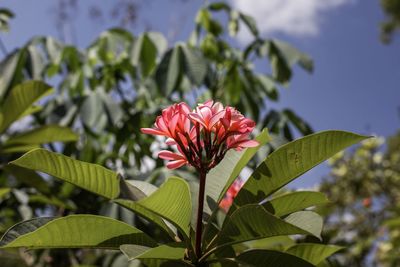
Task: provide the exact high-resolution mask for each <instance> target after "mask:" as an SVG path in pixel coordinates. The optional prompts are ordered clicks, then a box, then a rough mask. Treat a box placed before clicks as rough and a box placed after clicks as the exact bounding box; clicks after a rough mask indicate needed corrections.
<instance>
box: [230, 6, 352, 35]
mask: <svg viewBox="0 0 400 267" xmlns="http://www.w3.org/2000/svg"><path fill="white" fill-rule="evenodd" d="M232 2H233V6H234V7H235V8H236V9H238V10H240V11H242V12H244V13H246V14H248V15H251V16H253V17H254V18H255V20H256V21H257V25H258V27H259V30H260V32H261V33H262V34H263V35H267V34H270V33H285V34H289V35H297V36H315V35H317V34H318V33H319V30H320V29H319V27H320V22H321V16H322V15H323V13H324V12H326V11H329V10H331V9H334V8H337V7H339V6H342V5H345V4H348V3H350V2H353V0H232ZM249 37H250V36H249V33H248V32H247V33H246V32H243V31H241V32H240V34H239V40H240V41H247V40H248V38H249Z"/></svg>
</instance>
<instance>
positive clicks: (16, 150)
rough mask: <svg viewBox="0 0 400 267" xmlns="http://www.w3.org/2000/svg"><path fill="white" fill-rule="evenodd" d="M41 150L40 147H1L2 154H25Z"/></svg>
mask: <svg viewBox="0 0 400 267" xmlns="http://www.w3.org/2000/svg"><path fill="white" fill-rule="evenodd" d="M37 148H39V145H11V146H7V147H0V153H1V154H12V153H24V152H28V151H30V150H32V149H37Z"/></svg>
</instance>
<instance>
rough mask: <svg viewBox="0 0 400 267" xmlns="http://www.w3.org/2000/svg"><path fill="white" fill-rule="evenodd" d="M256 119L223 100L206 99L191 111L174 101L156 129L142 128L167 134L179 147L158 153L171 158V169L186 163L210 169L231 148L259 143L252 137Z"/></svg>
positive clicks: (169, 166) (164, 111)
mask: <svg viewBox="0 0 400 267" xmlns="http://www.w3.org/2000/svg"><path fill="white" fill-rule="evenodd" d="M254 127H255V123H254V121H252V120H250V119H248V118H246V117H244V116H243V115H242V114H241V113H240V112H239V111H237V110H236V109H235V108H233V107H229V106H227V107H224V106H223V105H222V104H221V103H220V102H214V101H211V100H209V101H206V102H205V103H203V104H198V106H197V107H196V108H195V109H194V110H191V109H190V108H189V106H188V105H187V104H186V103H183V102H181V103H179V104H174V105H172V106H170V107H168V108H166V109H164V110H163V111H162V114H161V115H160V116H158V117H157V119H156V122H155V123H154V127H153V128H142V129H141V131H142V132H143V133H145V134H152V135H160V136H165V137H167V141H166V143H167V144H168V145H171V146H176V148H177V152H171V151H168V150H162V151H160V152H159V154H158V156H159V157H160V158H162V159H165V160H169V162H168V163H167V167H168V168H169V169H175V168H179V167H181V166H183V165H185V164H189V165H192V166H193V167H195V168H196V169H198V170H202V171H206V172H208V171H209V170H210V169H211V168H213V167H215V166H216V165H217V164H218V163H219V162H220V161H221V160H222V159H223V157H224V156H225V154H226V152H227V151H228V150H229V149H235V150H238V151H240V150H242V149H243V148H246V147H255V146H258V144H259V143H258V142H257V141H254V140H250V139H249V135H250V133H251V132H252V131H253V129H254Z"/></svg>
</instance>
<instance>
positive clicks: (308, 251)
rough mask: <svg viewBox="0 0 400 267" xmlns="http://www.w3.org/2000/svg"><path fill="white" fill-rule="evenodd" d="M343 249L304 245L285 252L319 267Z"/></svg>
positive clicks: (321, 245)
mask: <svg viewBox="0 0 400 267" xmlns="http://www.w3.org/2000/svg"><path fill="white" fill-rule="evenodd" d="M341 249H343V247H339V246H334V245H324V244H312V243H302V244H297V245H294V246H292V247H290V248H289V249H288V250H286V251H285V252H286V253H289V254H292V255H294V256H296V257H299V258H302V259H304V260H306V261H308V262H310V263H312V264H314V265H318V264H320V263H321V262H322V261H323V260H325V259H326V258H328V257H329V256H331V255H332V254H334V253H336V252H338V251H339V250H341Z"/></svg>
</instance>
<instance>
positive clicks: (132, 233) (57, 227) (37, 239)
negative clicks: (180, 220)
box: [1, 215, 156, 249]
mask: <svg viewBox="0 0 400 267" xmlns="http://www.w3.org/2000/svg"><path fill="white" fill-rule="evenodd" d="M14 230H15V228H14ZM18 233H19V232H18ZM1 242H2V248H18V247H26V248H29V249H42V248H104V249H119V246H121V245H123V244H138V245H144V246H155V245H156V242H155V241H153V240H152V239H151V238H150V237H148V236H147V235H146V234H144V233H143V232H142V231H140V230H138V229H136V228H135V227H133V226H130V225H128V224H126V223H123V222H120V221H117V220H114V219H111V218H108V217H102V216H96V215H70V216H67V217H62V218H58V219H54V220H52V221H50V222H48V223H46V224H44V225H43V226H40V227H38V228H37V229H34V231H29V232H28V233H26V231H25V232H24V233H22V234H21V235H19V236H18V237H16V238H15V239H13V238H11V239H10V238H8V237H7V233H6V235H5V236H3V238H2V241H1Z"/></svg>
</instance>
